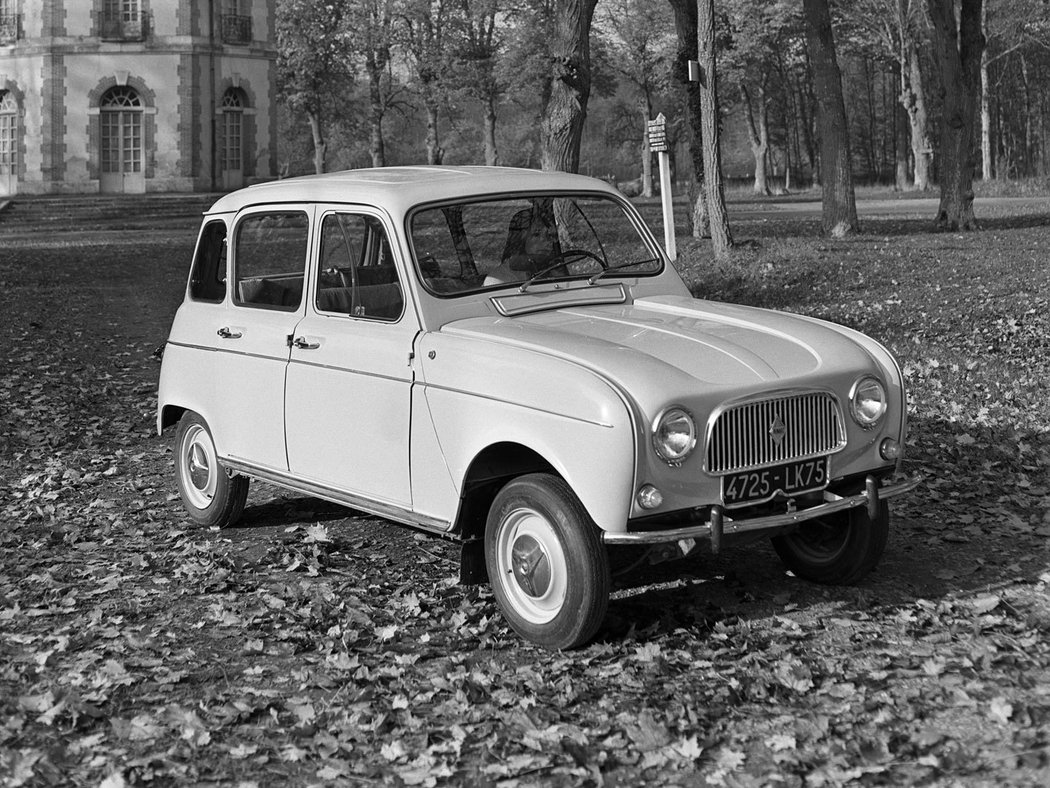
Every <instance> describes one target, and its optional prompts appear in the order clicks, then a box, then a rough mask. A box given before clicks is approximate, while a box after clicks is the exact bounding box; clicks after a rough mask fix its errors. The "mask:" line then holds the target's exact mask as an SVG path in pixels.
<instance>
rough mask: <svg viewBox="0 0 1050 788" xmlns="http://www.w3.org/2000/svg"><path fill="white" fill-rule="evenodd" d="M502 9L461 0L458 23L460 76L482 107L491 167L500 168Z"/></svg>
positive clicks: (496, 3)
mask: <svg viewBox="0 0 1050 788" xmlns="http://www.w3.org/2000/svg"><path fill="white" fill-rule="evenodd" d="M500 6H501V2H500V0H459V18H458V20H457V21H458V23H459V25H460V27H461V35H460V41H459V44H458V48H457V49H458V51H457V64H456V65H457V67H456V72H457V74H459V75H461V76H462V80H463V90H464V92H465V93H466V94H467V95H468V96H470V97H472V98H474V99H476V100H477V101H478V102H479V103H480V104H481V107H482V129H481V137H482V141H483V145H484V148H485V163H486V164H488V165H489V166H495V165H497V164H499V151H498V149H497V146H496V120H497V117H498V114H499V102H500V99H501V98H502V96H503V93H504V92H505V90H506V86H505V85H504V84H503V82H502V80H501V79H500V70H499V68H498V65H499V56H500V50H501V47H502V42H501V40H500V36H499V24H498V22H497V17H499V16H501V11H502V10H503V9H501V7H500Z"/></svg>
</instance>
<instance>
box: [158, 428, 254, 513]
mask: <svg viewBox="0 0 1050 788" xmlns="http://www.w3.org/2000/svg"><path fill="white" fill-rule="evenodd" d="M175 481H176V483H177V484H178V487H179V495H180V496H181V497H182V503H183V506H185V507H186V511H187V512H188V513H189V515H190V518H191V519H193V521H194V522H196V523H198V524H199V525H203V526H207V527H211V526H216V525H217V526H219V527H220V528H224V527H226V526H227V525H232V524H233V523H235V522H237V520H238V518H239V517H240V516H241V512H243V511H244V502H245V500H246V499H247V497H248V479H247V477H244V476H234V477H232V478H231V477H230V476H228V475H227V473H226V468H225V466H223V465H222V463H221V462H219V458H218V455H217V454H216V452H215V442H214V441H213V440H212V437H211V432H210V431H209V430H208V425H207V423H205V421H204V419H202V418H201V417H200V416H199V415H197V414H196V413H194V412H193V411H186V413H184V414H183V416H182V418H181V419H180V420H179V428H178V430H177V431H176V433H175Z"/></svg>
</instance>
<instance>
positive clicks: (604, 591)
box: [485, 474, 610, 649]
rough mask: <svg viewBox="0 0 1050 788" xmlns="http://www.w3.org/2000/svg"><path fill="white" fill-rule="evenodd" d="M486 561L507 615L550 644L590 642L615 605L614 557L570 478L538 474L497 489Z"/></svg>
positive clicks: (570, 645)
mask: <svg viewBox="0 0 1050 788" xmlns="http://www.w3.org/2000/svg"><path fill="white" fill-rule="evenodd" d="M485 562H486V565H487V567H488V573H489V580H490V581H491V582H492V590H493V592H494V593H495V595H496V600H497V601H498V602H499V605H500V608H501V609H502V610H503V615H504V616H505V617H506V619H507V622H508V623H509V624H510V625H511V627H512V628H513V629H514V630H515V631H516V632H517V633H518V634H519V635H521V636H522V637H524V638H526V639H527V640H531V641H532V642H533V643H537V644H538V645H541V646H545V647H547V648H550V649H568V648H575V647H576V646H580V645H583V644H584V643H586V642H587V641H588V640H590V639H591V638H592V637H593V636H594V633H595V632H597V631H598V627H599V626H600V625H601V623H602V619H603V618H604V617H605V610H606V608H607V606H608V603H609V584H610V580H609V561H608V556H607V554H606V550H605V546H604V545H603V544H602V542H601V537H600V534H599V532H598V528H597V526H595V524H594V522H593V521H592V520H591V518H590V516H589V515H588V514H587V511H586V510H585V509H584V508H583V504H581V503H580V501H579V499H578V498H577V497H576V495H575V494H574V493H573V492H572V489H571V488H570V487H569V485H568V484H566V483H565V482H564V480H562V479H560V478H558V477H557V476H552V475H549V474H530V475H528V476H522V477H520V478H518V479H515V480H514V481H511V482H509V483H508V484H507V485H506V486H505V487H504V488H503V489H502V490H500V492H499V493H498V494H497V495H496V499H495V500H494V501H493V503H492V507H491V509H490V510H489V515H488V521H487V523H486V528H485Z"/></svg>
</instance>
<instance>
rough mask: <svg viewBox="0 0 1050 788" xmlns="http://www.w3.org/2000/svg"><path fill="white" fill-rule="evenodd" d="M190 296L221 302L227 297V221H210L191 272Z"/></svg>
mask: <svg viewBox="0 0 1050 788" xmlns="http://www.w3.org/2000/svg"><path fill="white" fill-rule="evenodd" d="M190 298H192V299H193V300H194V301H209V302H211V303H219V302H221V301H222V300H223V299H224V298H226V223H225V222H208V223H207V224H206V225H205V226H204V230H203V231H202V232H201V237H200V242H199V243H198V244H197V255H196V256H195V257H194V258H193V270H192V271H191V272H190Z"/></svg>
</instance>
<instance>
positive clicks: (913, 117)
mask: <svg viewBox="0 0 1050 788" xmlns="http://www.w3.org/2000/svg"><path fill="white" fill-rule="evenodd" d="M904 36H905V37H904V38H903V39H902V42H901V95H900V102H901V106H902V107H904V111H905V112H907V113H908V124H909V125H910V127H911V153H912V161H913V162H914V167H915V177H914V179H913V182H912V184H913V187H914V188H915V189H916V190H918V191H922V192H924V191H926V190H927V189H929V188H930V159H931V158H932V157H933V145H932V143H931V142H930V134H929V132H928V131H927V129H926V126H927V113H926V93H925V91H924V90H923V86H922V70H921V68H920V60H919V47H918V45H917V44H916V42H915V39H913V38H911V36H910V35H909V34H907V33H905V34H904Z"/></svg>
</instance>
